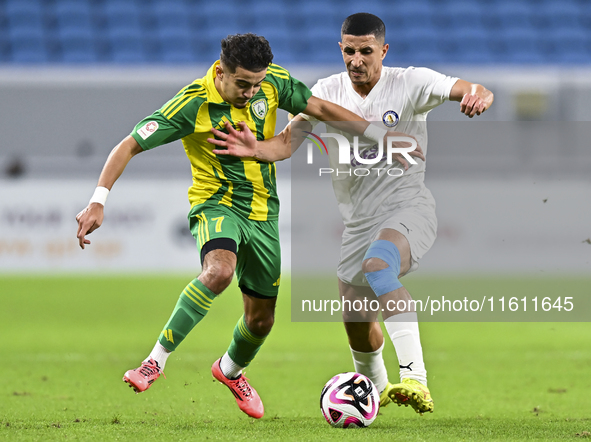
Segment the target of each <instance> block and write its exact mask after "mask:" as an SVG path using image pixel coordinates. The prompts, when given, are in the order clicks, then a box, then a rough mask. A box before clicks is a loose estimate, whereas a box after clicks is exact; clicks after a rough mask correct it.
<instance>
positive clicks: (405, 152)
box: [305, 132, 418, 177]
mask: <svg viewBox="0 0 591 442" xmlns="http://www.w3.org/2000/svg"><path fill="white" fill-rule="evenodd" d="M306 133H307V134H309V135H310V136H309V137H306V138H305V139H306V140H309V141H311V143H308V152H307V164H314V145H316V147H318V149H319V150H320V154H321V155H323V154H324V152H326V154H327V155H328V148H327V146H326V143H325V142H324V141H323V138H326V137H331V138H333V139H335V140H336V142H337V144H338V163H339V164H347V165H349V166H350V168H348V169H347V170H342V169H334V168H331V167H321V168H320V169H318V174H319V176H322V175H323V174H328V175H331V174H335V175H337V176H338V175H349V176H351V175H355V176H368V175H371V174H372V173H373V174H377V175H378V176H380V175H388V176H394V177H397V176H402V175H403V174H404V169H401V168H399V167H372V168H367V167H359V166H361V165H365V166H374V165H377V164H378V163H384V162H385V163H386V164H387V165H391V164H393V163H394V161H395V160H394V159H393V157H394V156H395V155H398V154H400V155H402V156H403V157H404V159H405V160H407V161H408V163H409V164H418V163H417V162H416V161H415V160H414V159H413V157H411V156H410V155H409V153H410V152H412V151H414V150H415V149H416V148H417V140H415V139H414V138H412V137H407V136H389V137H387V139H386V148H385V149H384V141H383V140H380V141H379V143H377V144H374V145H373V146H370V147H369V148H368V149H365V150H363V151H361V152H360V151H359V137H353V143H352V144H353V146H351V143H350V142H349V140H348V139H347V137H345V136H344V135H342V134H338V133H330V132H328V133H322V134H320V136H318V135H316V134H313V133H311V132H306ZM312 143H314V144H312ZM400 144H406V145H409V144H410V146H408V147H400Z"/></svg>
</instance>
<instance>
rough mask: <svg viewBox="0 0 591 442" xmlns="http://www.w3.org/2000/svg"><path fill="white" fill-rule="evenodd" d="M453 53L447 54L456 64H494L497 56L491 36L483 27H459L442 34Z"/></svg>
mask: <svg viewBox="0 0 591 442" xmlns="http://www.w3.org/2000/svg"><path fill="white" fill-rule="evenodd" d="M442 37H443V39H444V41H445V40H447V41H448V42H449V43H450V46H451V47H453V51H450V52H449V53H448V54H447V57H449V60H450V62H454V63H466V64H469V63H477V64H482V63H492V62H494V61H495V55H494V53H493V51H492V48H491V44H490V34H489V33H488V31H486V30H485V29H484V28H483V27H481V26H479V27H472V28H467V27H457V28H451V29H448V30H447V31H444V32H442Z"/></svg>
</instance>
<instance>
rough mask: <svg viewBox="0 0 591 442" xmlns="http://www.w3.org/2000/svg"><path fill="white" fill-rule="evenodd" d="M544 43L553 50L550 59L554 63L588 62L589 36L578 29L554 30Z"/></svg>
mask: <svg viewBox="0 0 591 442" xmlns="http://www.w3.org/2000/svg"><path fill="white" fill-rule="evenodd" d="M545 39H546V41H548V40H549V41H550V44H549V46H551V47H552V48H553V49H554V50H553V53H552V57H551V59H552V60H553V61H554V62H556V63H569V64H570V63H584V62H585V60H587V62H589V61H591V60H590V55H591V53H590V52H589V51H590V49H591V47H590V45H591V40H590V35H589V33H588V32H587V31H585V30H584V29H582V28H579V27H572V28H559V29H554V30H553V31H552V32H551V33H549V35H548V36H546V38H545Z"/></svg>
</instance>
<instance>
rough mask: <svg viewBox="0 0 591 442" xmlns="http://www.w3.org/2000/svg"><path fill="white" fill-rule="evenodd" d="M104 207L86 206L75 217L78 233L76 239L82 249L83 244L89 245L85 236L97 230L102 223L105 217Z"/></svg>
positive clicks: (100, 205)
mask: <svg viewBox="0 0 591 442" xmlns="http://www.w3.org/2000/svg"><path fill="white" fill-rule="evenodd" d="M104 208H105V207H104V206H103V205H102V204H100V203H92V204H89V205H88V206H86V208H85V209H84V210H83V211H82V212H80V213H79V214H78V215H76V221H78V232H77V233H76V237H77V238H78V244H80V247H81V248H82V249H84V246H85V244H90V240H88V239H86V238H85V237H86V235H89V234H91V233H92V232H94V231H95V230H96V229H98V228H99V227H100V226H101V224H102V223H103V219H104V217H105V214H104Z"/></svg>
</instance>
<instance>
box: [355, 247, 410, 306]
mask: <svg viewBox="0 0 591 442" xmlns="http://www.w3.org/2000/svg"><path fill="white" fill-rule="evenodd" d="M362 269H363V274H364V275H365V278H366V279H367V282H368V283H369V285H370V286H371V288H372V290H373V291H374V293H375V294H376V296H382V295H385V294H386V293H390V292H393V291H394V290H397V289H399V288H401V287H402V284H401V283H400V281H399V280H398V275H399V274H400V252H399V251H398V247H396V245H395V244H394V243H392V242H390V241H386V240H377V241H374V242H372V243H371V245H370V246H369V248H368V249H367V252H366V253H365V257H364V261H363V264H362Z"/></svg>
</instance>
